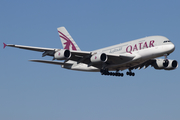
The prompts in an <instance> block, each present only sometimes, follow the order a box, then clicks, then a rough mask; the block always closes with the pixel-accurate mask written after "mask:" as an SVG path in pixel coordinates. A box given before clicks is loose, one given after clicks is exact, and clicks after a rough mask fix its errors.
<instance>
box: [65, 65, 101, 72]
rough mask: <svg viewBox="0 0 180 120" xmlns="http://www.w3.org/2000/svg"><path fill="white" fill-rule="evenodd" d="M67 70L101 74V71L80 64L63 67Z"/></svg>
mask: <svg viewBox="0 0 180 120" xmlns="http://www.w3.org/2000/svg"><path fill="white" fill-rule="evenodd" d="M62 67H63V68H66V69H71V70H77V71H87V72H99V71H100V70H99V69H98V68H96V67H93V66H88V65H87V64H83V63H79V64H73V65H64V66H62Z"/></svg>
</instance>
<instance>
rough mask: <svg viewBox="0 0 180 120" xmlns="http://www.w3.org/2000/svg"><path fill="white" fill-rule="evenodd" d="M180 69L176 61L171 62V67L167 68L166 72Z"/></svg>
mask: <svg viewBox="0 0 180 120" xmlns="http://www.w3.org/2000/svg"><path fill="white" fill-rule="evenodd" d="M177 67H178V62H177V61H176V60H169V65H168V66H167V67H166V68H165V70H174V69H176V68H177Z"/></svg>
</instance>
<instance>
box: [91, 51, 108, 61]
mask: <svg viewBox="0 0 180 120" xmlns="http://www.w3.org/2000/svg"><path fill="white" fill-rule="evenodd" d="M90 60H91V62H92V63H98V62H106V61H107V55H106V54H105V53H101V54H95V55H93V56H91V58H90Z"/></svg>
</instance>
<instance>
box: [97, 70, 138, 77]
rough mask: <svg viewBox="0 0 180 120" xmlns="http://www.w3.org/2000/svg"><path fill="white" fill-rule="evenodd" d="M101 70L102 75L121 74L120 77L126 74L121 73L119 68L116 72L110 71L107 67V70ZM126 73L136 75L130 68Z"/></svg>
mask: <svg viewBox="0 0 180 120" xmlns="http://www.w3.org/2000/svg"><path fill="white" fill-rule="evenodd" d="M100 72H101V75H108V76H119V77H123V76H124V74H123V73H119V71H118V70H117V71H116V72H109V71H108V70H107V69H105V70H103V69H101V71H100ZM126 75H129V76H135V73H134V72H131V70H129V71H128V72H126Z"/></svg>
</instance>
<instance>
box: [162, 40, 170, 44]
mask: <svg viewBox="0 0 180 120" xmlns="http://www.w3.org/2000/svg"><path fill="white" fill-rule="evenodd" d="M167 42H171V41H170V40H166V41H164V42H163V43H167Z"/></svg>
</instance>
